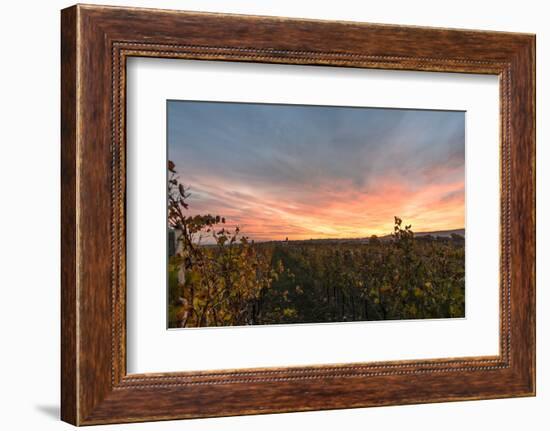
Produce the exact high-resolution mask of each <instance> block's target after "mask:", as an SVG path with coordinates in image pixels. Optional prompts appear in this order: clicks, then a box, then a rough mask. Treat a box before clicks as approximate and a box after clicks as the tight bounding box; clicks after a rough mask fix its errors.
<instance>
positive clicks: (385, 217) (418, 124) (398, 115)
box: [168, 102, 465, 241]
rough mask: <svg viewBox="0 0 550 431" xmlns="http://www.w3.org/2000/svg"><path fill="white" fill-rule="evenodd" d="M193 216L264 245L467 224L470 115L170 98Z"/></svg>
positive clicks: (175, 149)
mask: <svg viewBox="0 0 550 431" xmlns="http://www.w3.org/2000/svg"><path fill="white" fill-rule="evenodd" d="M168 107H169V109H168V114H169V118H168V132H169V137H168V139H169V140H168V149H169V150H168V151H169V158H170V159H171V160H172V161H174V163H175V164H176V169H177V170H178V173H179V177H180V181H181V182H182V183H183V184H185V185H186V186H187V187H189V188H190V192H191V196H190V198H189V199H188V203H189V210H188V214H189V215H196V214H212V215H220V216H223V217H225V219H226V226H227V227H235V226H239V228H240V229H241V231H242V233H243V234H244V235H246V236H248V237H249V238H250V239H253V240H256V241H270V240H285V239H286V238H288V239H289V240H307V239H331V238H334V239H345V238H364V237H370V236H371V235H377V236H384V235H387V234H389V233H391V232H392V230H393V223H394V216H397V217H400V218H402V219H403V221H404V223H406V224H407V225H409V224H410V225H412V230H413V231H415V232H427V231H439V230H450V229H461V228H464V222H465V220H464V218H465V212H464V199H465V196H464V194H465V191H464V113H462V112H451V111H449V112H443V111H414V110H396V109H392V110H388V109H372V108H360V109H357V108H335V107H311V106H310V107H305V106H289V105H284V106H280V105H263V104H240V103H235V104H233V103H214V102H212V103H206V102H170V103H169V105H168Z"/></svg>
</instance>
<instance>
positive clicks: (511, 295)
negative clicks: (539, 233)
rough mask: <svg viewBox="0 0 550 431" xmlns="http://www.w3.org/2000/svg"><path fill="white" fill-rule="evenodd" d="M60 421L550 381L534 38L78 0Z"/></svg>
mask: <svg viewBox="0 0 550 431" xmlns="http://www.w3.org/2000/svg"><path fill="white" fill-rule="evenodd" d="M61 44H62V46H61V48H62V64H61V70H62V94H61V102H62V103H61V107H62V112H61V117H62V154H61V163H62V184H61V186H62V187H61V188H62V337H61V338H62V346H61V350H62V364H61V365H62V373H61V374H62V382H61V386H62V390H61V392H62V400H61V414H62V419H63V420H65V421H67V422H69V423H72V424H75V425H92V424H105V423H118V422H138V421H152V420H166V419H179V418H197V417H212V416H229V415H241V414H257V413H274V412H289V411H307V410H321V409H341V408H353V407H368V406H382V405H395V404H413V403H429V402H441V401H455V400H475V399H490V398H502V397H517V396H533V395H534V394H535V171H534V170H535V108H534V100H535V76H534V73H535V72H534V71H535V37H534V35H530V34H516V33H504V32H502V33H501V32H487V31H473V30H450V29H436V28H422V27H403V26H391V25H378V24H365V23H351V22H329V21H314V20H297V19H287V18H275V17H254V16H240V15H220V14H212V13H196V12H179V11H167V10H149V9H134V8H119V7H104V6H92V5H86V6H84V5H77V6H73V7H70V8H68V9H65V10H63V11H62V28H61Z"/></svg>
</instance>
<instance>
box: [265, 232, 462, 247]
mask: <svg viewBox="0 0 550 431" xmlns="http://www.w3.org/2000/svg"><path fill="white" fill-rule="evenodd" d="M453 234H455V235H460V236H461V237H463V238H465V229H449V230H437V231H431V232H414V236H416V237H426V236H432V237H434V238H437V237H439V238H450V237H451V236H452V235H453ZM391 238H392V236H391V235H384V236H380V237H378V239H380V240H381V241H389V240H391ZM369 239H370V237H364V238H318V239H314V238H312V239H302V240H290V241H288V243H293V244H299V243H307V244H312V243H315V244H327V243H338V244H349V243H368V242H369ZM285 242H286V241H258V243H263V244H267V243H285Z"/></svg>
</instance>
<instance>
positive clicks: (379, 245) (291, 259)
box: [168, 163, 464, 328]
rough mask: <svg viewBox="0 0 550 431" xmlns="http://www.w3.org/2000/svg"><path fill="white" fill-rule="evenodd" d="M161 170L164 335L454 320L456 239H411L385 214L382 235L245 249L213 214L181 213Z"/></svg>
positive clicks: (179, 197) (458, 275)
mask: <svg viewBox="0 0 550 431" xmlns="http://www.w3.org/2000/svg"><path fill="white" fill-rule="evenodd" d="M169 172H170V178H169V195H168V197H169V199H168V203H169V208H168V222H169V226H170V228H171V231H172V232H176V233H177V238H176V242H177V245H176V247H175V250H174V252H173V254H172V255H171V256H170V258H169V264H168V273H169V277H168V279H169V298H168V315H169V319H168V320H169V327H171V328H182V327H207V326H240V325H262V324H285V323H286V324H289V323H321V322H346V321H367V320H398V319H426V318H452V317H464V238H463V237H462V236H460V235H455V234H453V235H452V236H451V237H432V236H419V237H417V236H415V234H414V232H413V231H412V227H411V226H409V225H404V224H403V222H402V220H401V219H400V218H398V217H395V220H394V230H393V232H392V233H391V234H389V235H388V236H386V237H383V238H378V237H376V236H372V237H371V238H369V239H349V240H309V241H288V240H286V241H271V242H263V243H254V242H253V241H250V240H249V239H248V238H247V237H246V236H245V235H243V234H242V233H241V232H240V230H239V228H238V227H235V228H233V229H230V228H227V227H226V220H225V219H224V218H223V217H220V216H212V215H194V216H188V215H187V210H188V208H189V205H188V198H189V194H188V191H187V189H186V188H185V187H184V186H183V185H182V184H181V183H179V180H178V177H177V175H176V171H175V166H174V165H173V163H170V164H169ZM205 238H208V239H209V240H210V243H208V244H203V243H202V241H203V240H204V239H205ZM201 244H202V245H201Z"/></svg>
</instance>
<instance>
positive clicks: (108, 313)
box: [61, 5, 535, 425]
mask: <svg viewBox="0 0 550 431" xmlns="http://www.w3.org/2000/svg"><path fill="white" fill-rule="evenodd" d="M61 15H62V27H61V47H62V62H61V71H62V93H61V106H62V112H61V121H62V150H61V161H62V181H61V190H62V220H61V221H62V223H61V225H62V247H61V250H62V251H61V252H62V297H61V305H62V325H61V339H62V345H61V351H62V363H61V365H62V373H61V375H62V378H61V388H62V391H61V392H62V394H61V417H62V419H63V420H65V421H67V422H70V423H72V424H75V425H88V424H101V423H113V422H135V421H147V420H161V419H177V418H192V417H208V416H228V415H240V414H254V413H271V412H288V411H306V410H320V409H337V408H351V407H366V406H381V405H389V404H411V403H424V402H441V401H451V400H472V399H480V398H501V397H512V396H530V395H534V394H535V103H534V102H535V36H534V35H528V34H512V33H500V32H486V31H469V30H468V31H466V30H449V29H436V28H422V27H402V26H389V25H375V24H360V23H352V22H329V21H312V20H296V19H285V18H274V17H254V16H239V15H219V14H207V13H195V12H192V13H191V12H178V11H167V10H152V9H151V10H148V9H133V8H118V7H103V6H82V5H77V6H73V7H70V8H68V9H65V10H63V11H62V14H61ZM129 56H147V57H166V58H186V59H199V60H224V61H241V62H243V61H244V62H263V63H288V64H302V65H304V64H305V65H331V66H345V67H359V68H379V69H405V70H424V71H445V72H464V73H483V74H494V75H498V76H499V77H500V106H501V220H500V225H501V270H500V272H501V283H500V288H501V296H500V297H501V301H500V304H501V306H500V316H501V319H500V320H501V328H500V340H501V342H500V354H499V355H498V356H495V357H466V358H443V359H437V360H423V361H404V362H403V361H401V362H381V363H363V364H341V365H328V366H305V367H293V368H269V369H245V370H227V371H222V372H220V371H208V370H206V371H204V372H181V373H161V374H154V375H153V374H142V375H135V374H132V375H127V373H126V367H125V332H126V331H125V212H124V211H125V205H124V202H125V97H126V94H125V91H126V89H125V76H126V70H125V69H126V68H125V65H126V59H127V58H128V57H129ZM480 181H482V179H480ZM251 394H252V395H251Z"/></svg>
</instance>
